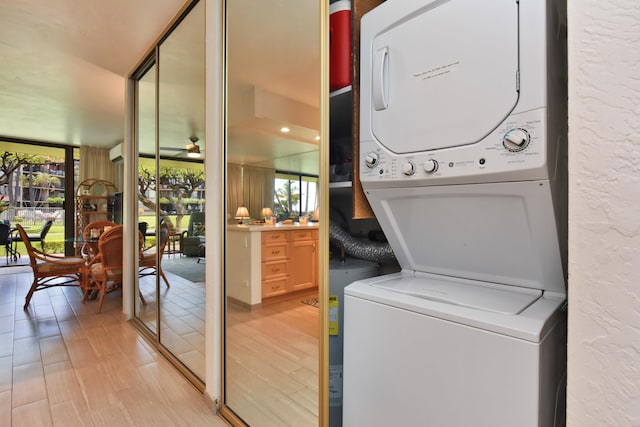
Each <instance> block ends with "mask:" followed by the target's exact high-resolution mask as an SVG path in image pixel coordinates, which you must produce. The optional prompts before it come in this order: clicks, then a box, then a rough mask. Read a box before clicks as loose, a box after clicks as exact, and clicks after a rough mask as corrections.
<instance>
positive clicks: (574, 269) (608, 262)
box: [567, 0, 640, 427]
mask: <svg viewBox="0 0 640 427" xmlns="http://www.w3.org/2000/svg"><path fill="white" fill-rule="evenodd" d="M568 9H569V11H568V26H569V177H570V178H569V179H570V184H569V354H568V366H569V370H568V391H567V392H568V394H567V403H568V413H567V425H568V426H570V427H578V426H579V427H589V426H640V173H639V172H640V138H639V137H638V135H640V1H638V0H583V1H572V0H568Z"/></svg>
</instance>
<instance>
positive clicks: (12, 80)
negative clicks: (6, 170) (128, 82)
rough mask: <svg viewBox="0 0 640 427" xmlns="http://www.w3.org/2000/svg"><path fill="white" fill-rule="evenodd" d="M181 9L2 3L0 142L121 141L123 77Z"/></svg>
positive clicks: (162, 4) (76, 1)
mask: <svg viewBox="0 0 640 427" xmlns="http://www.w3.org/2000/svg"><path fill="white" fill-rule="evenodd" d="M183 2H184V0H108V1H103V0H47V1H42V0H19V1H14V0H2V1H0V62H1V63H2V66H0V135H2V136H4V137H13V138H21V139H27V140H37V141H47V142H55V143H62V144H75V145H83V144H84V145H92V146H106V147H111V146H113V145H115V144H116V143H117V142H118V141H122V140H123V134H124V81H125V76H126V75H127V74H128V73H129V72H130V71H131V68H132V67H133V66H134V65H135V64H136V62H137V61H138V60H139V59H140V58H141V57H142V55H143V54H144V52H145V51H146V50H147V49H148V48H149V46H150V45H151V43H152V42H153V41H154V40H155V38H156V37H157V36H158V35H159V34H160V33H161V32H162V29H163V28H164V27H165V26H166V25H167V24H168V23H169V21H170V20H171V18H172V17H173V16H174V15H175V13H176V11H177V10H179V9H180V7H181V6H182V4H183Z"/></svg>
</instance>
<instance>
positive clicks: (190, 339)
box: [134, 1, 206, 388]
mask: <svg viewBox="0 0 640 427" xmlns="http://www.w3.org/2000/svg"><path fill="white" fill-rule="evenodd" d="M204 73H205V66H204V2H198V1H194V2H191V3H189V4H188V5H187V6H185V8H184V13H183V14H182V15H181V16H180V17H179V18H178V19H177V20H176V22H175V24H174V25H173V26H172V27H171V29H170V30H169V32H168V33H167V34H166V35H165V36H163V37H161V38H160V41H159V43H158V45H157V46H156V48H155V49H154V51H153V53H152V55H150V56H149V59H148V60H147V62H146V63H145V64H143V66H142V67H141V69H140V71H139V73H137V76H138V77H137V78H136V76H134V78H136V101H137V102H136V108H135V110H136V121H135V123H136V135H137V139H138V141H137V143H138V153H139V157H138V165H137V170H138V200H137V202H138V212H137V213H138V228H139V232H140V239H139V245H140V251H139V252H140V257H139V260H138V275H137V276H138V280H137V292H136V293H137V295H136V298H137V302H136V309H135V318H136V320H137V321H138V322H139V324H140V325H142V326H143V328H142V329H143V332H145V333H147V334H148V335H149V336H150V337H151V338H152V340H153V341H154V342H155V343H156V345H157V348H158V350H159V351H161V352H162V353H163V354H165V355H166V356H167V357H168V358H169V359H170V360H174V361H175V362H176V364H177V365H178V367H179V368H180V369H181V370H182V371H183V373H184V374H185V375H187V377H189V378H191V379H192V381H193V382H194V384H196V385H197V386H198V387H200V388H203V387H204V378H205V344H204V343H205V338H204V337H205V311H204V310H205V299H206V294H205V263H206V247H205V245H206V226H205V221H204V201H205V197H206V194H205V175H204V159H205V134H204V117H205V115H204V103H205V101H204V97H205V91H204V75H205V74H204Z"/></svg>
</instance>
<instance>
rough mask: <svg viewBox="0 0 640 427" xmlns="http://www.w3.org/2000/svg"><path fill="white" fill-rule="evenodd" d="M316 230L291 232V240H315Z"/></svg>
mask: <svg viewBox="0 0 640 427" xmlns="http://www.w3.org/2000/svg"><path fill="white" fill-rule="evenodd" d="M317 239H318V230H293V231H291V240H292V241H297V240H317Z"/></svg>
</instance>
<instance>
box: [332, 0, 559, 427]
mask: <svg viewBox="0 0 640 427" xmlns="http://www.w3.org/2000/svg"><path fill="white" fill-rule="evenodd" d="M565 10H566V6H565V4H564V2H563V1H562V0H558V1H554V0H535V1H534V0H520V1H516V0H491V1H483V2H479V1H477V0H402V1H401V0H388V1H387V2H385V3H383V4H382V5H380V6H379V7H377V8H376V9H374V10H372V11H371V12H369V13H368V14H366V15H365V16H364V17H363V19H362V23H361V29H362V34H361V100H360V103H361V117H360V153H361V154H360V179H361V181H362V185H363V188H364V190H365V194H366V195H367V198H368V200H369V202H370V204H371V207H372V208H373V210H374V212H375V214H376V217H377V219H378V221H379V222H380V224H381V226H382V228H383V230H384V232H385V235H386V236H387V238H388V239H389V242H390V243H391V245H392V247H393V249H394V252H395V254H396V257H397V258H398V260H399V262H400V265H401V267H402V271H401V272H400V273H397V274H393V275H389V276H381V277H377V278H372V279H366V280H362V281H358V282H355V283H353V284H351V285H350V286H348V287H347V288H346V289H345V340H344V415H343V422H344V425H345V426H354V427H355V426H363V425H366V426H368V427H369V426H389V425H399V426H400V425H402V426H436V427H441V426H465V427H466V426H474V427H475V426H491V427H497V426H508V427H511V426H518V427H525V426H555V425H561V424H562V423H563V419H564V403H563V402H564V373H565V370H566V362H565V360H566V345H565V343H566V320H565V312H564V311H563V310H562V307H563V304H564V303H565V299H566V280H565V264H566V243H565V242H566V136H567V127H566V126H567V125H566V123H567V112H566V28H565V22H566V14H565Z"/></svg>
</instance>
